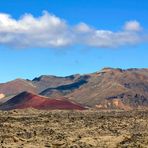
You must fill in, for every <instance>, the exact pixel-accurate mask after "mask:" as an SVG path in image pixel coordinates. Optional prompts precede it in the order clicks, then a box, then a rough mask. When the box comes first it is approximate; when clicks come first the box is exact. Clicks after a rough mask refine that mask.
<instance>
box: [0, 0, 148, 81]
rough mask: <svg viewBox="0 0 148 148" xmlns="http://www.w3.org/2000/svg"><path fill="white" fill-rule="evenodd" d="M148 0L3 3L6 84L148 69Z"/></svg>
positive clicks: (0, 53) (0, 26)
mask: <svg viewBox="0 0 148 148" xmlns="http://www.w3.org/2000/svg"><path fill="white" fill-rule="evenodd" d="M147 14H148V1H147V0H130V1H129V0H120V1H119V0H103V1H99V0H13V1H12V0H5V1H0V68H1V70H0V83H2V82H6V81H10V80H13V79H16V78H24V79H33V78H34V77H38V76H40V75H57V76H67V75H71V74H76V73H80V74H85V73H91V72H95V71H99V70H101V69H102V68H103V67H113V68H123V69H127V68H148V19H147Z"/></svg>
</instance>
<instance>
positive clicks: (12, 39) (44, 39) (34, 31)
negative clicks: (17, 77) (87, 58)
mask: <svg viewBox="0 0 148 148" xmlns="http://www.w3.org/2000/svg"><path fill="white" fill-rule="evenodd" d="M141 28H142V27H141V26H140V23H139V22H137V21H129V22H126V24H125V26H124V29H123V30H122V29H121V30H120V31H117V32H113V31H110V30H101V29H95V28H94V27H91V26H89V25H87V24H85V23H83V22H81V23H78V24H76V25H74V26H70V25H68V23H67V22H66V21H65V20H63V19H61V18H59V17H57V16H55V15H53V14H50V13H48V12H46V11H44V12H43V14H42V16H40V17H34V16H33V15H31V14H25V15H23V16H22V17H20V19H14V18H12V17H11V15H9V14H3V13H0V45H5V46H10V47H14V48H28V47H40V48H48V47H49V48H50V47H54V48H58V47H65V46H72V45H84V46H91V47H98V48H100V47H102V48H112V47H119V46H124V45H135V44H138V43H140V42H142V41H143V35H142V33H141V32H140V31H141Z"/></svg>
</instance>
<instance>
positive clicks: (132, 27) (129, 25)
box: [124, 21, 142, 31]
mask: <svg viewBox="0 0 148 148" xmlns="http://www.w3.org/2000/svg"><path fill="white" fill-rule="evenodd" d="M124 28H125V30H127V31H140V30H141V29H142V27H141V25H140V23H139V22H137V21H128V22H126V24H125V26H124Z"/></svg>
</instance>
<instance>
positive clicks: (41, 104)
mask: <svg viewBox="0 0 148 148" xmlns="http://www.w3.org/2000/svg"><path fill="white" fill-rule="evenodd" d="M26 108H35V109H47V110H51V109H52V110H53V109H60V110H63V109H64V110H83V109H85V108H84V107H82V106H81V105H79V104H77V103H74V102H71V101H69V100H66V99H65V98H54V99H52V98H47V97H44V96H40V95H36V94H33V93H31V92H22V93H20V94H19V95H17V96H15V97H13V98H12V99H10V100H8V101H7V102H5V103H3V104H1V105H0V110H12V109H26Z"/></svg>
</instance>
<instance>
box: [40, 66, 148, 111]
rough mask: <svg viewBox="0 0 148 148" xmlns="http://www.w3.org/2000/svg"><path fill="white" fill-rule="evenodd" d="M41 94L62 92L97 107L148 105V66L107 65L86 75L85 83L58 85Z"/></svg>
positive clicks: (130, 107)
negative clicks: (134, 67)
mask: <svg viewBox="0 0 148 148" xmlns="http://www.w3.org/2000/svg"><path fill="white" fill-rule="evenodd" d="M88 76H89V77H88ZM83 77H84V76H83ZM83 80H84V79H83ZM76 84H79V87H76V88H75V89H74V86H75V85H76ZM80 84H81V85H80ZM76 86H77V85H76ZM41 94H42V95H45V96H60V95H62V96H65V97H67V98H69V100H73V101H76V102H78V103H80V104H83V105H87V106H89V107H92V108H98V109H104V108H105V109H113V108H115V109H135V108H147V107H148V69H127V70H123V69H114V68H104V69H102V70H101V71H98V72H95V73H92V74H89V75H87V79H85V83H78V81H77V82H74V83H71V84H68V85H62V86H60V87H57V88H48V89H46V90H44V91H43V92H42V93H41ZM57 94H58V95H57Z"/></svg>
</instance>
